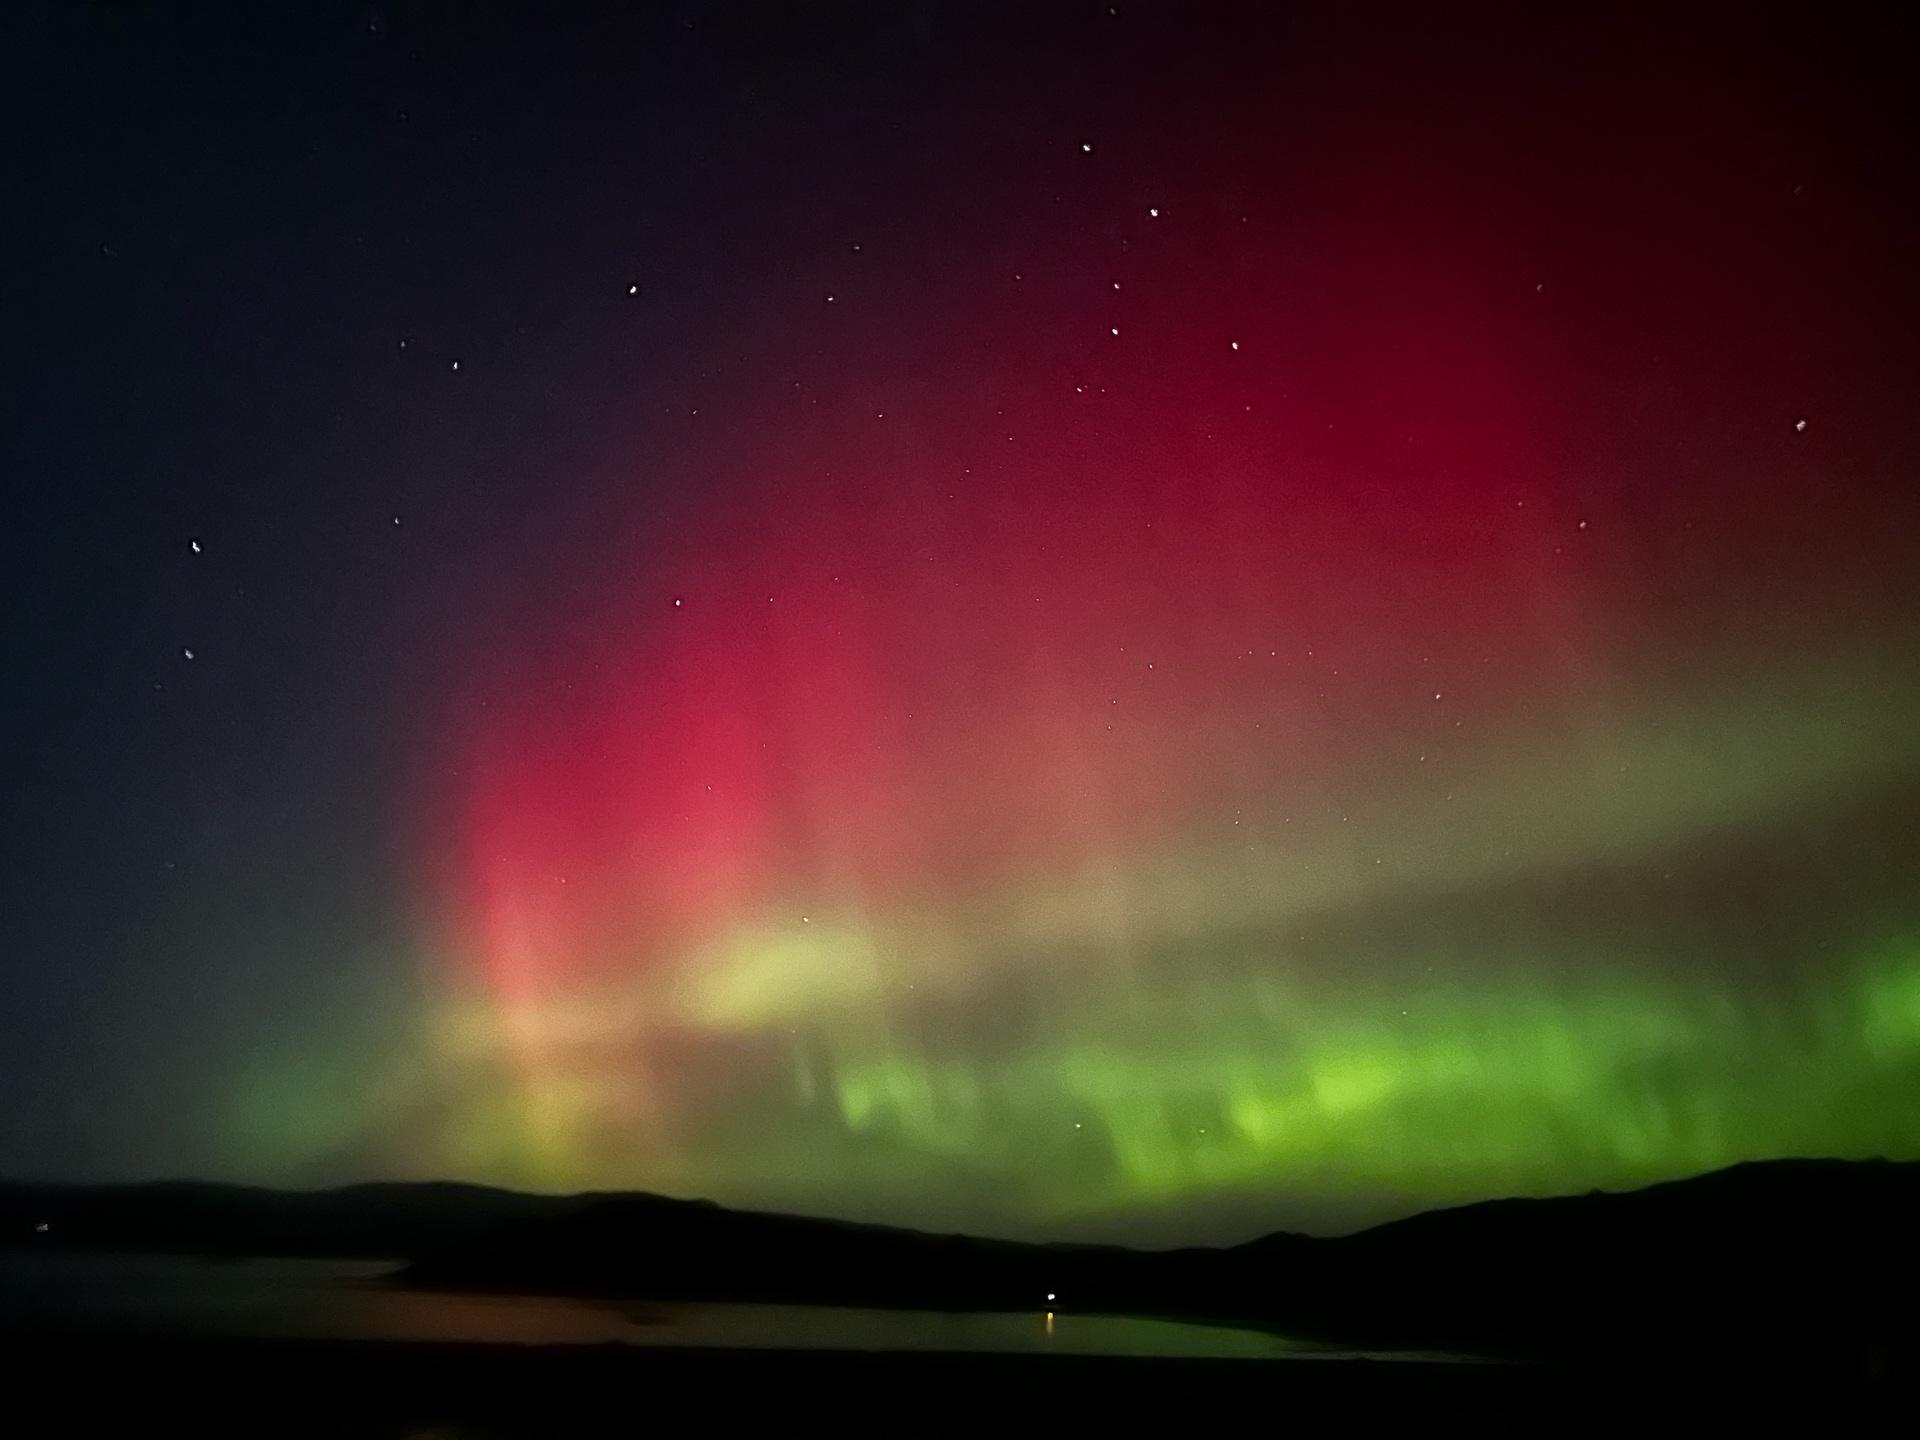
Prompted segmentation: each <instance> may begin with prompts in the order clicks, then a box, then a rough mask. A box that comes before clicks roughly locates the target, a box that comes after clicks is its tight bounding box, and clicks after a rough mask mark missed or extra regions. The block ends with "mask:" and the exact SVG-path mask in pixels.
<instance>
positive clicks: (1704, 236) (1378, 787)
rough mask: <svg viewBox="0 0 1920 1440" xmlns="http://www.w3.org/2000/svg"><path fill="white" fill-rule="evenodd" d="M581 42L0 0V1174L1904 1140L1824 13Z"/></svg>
mask: <svg viewBox="0 0 1920 1440" xmlns="http://www.w3.org/2000/svg"><path fill="white" fill-rule="evenodd" d="M610 8H611V7H595V8H594V9H593V10H581V11H569V10H567V9H566V8H565V7H549V6H497V7H467V6H456V5H449V4H427V3H422V4H419V5H391V6H390V5H374V6H371V7H370V6H367V5H364V4H362V5H337V6H328V5H312V6H292V7H279V6H269V7H257V6H248V7H241V6H233V7H208V6H194V7H184V6H163V5H154V6H108V5H92V6H67V5H44V6H42V5H28V6H21V7H18V8H16V9H13V10H10V11H9V13H8V15H7V16H6V18H5V20H4V21H0V24H3V25H4V27H5V31H6V34H5V43H4V45H0V49H4V50H5V52H6V53H7V54H8V55H9V56H10V57H11V61H10V63H11V65H12V66H13V67H15V70H16V73H15V74H14V75H13V76H12V77H11V79H10V83H9V85H8V87H7V88H8V93H9V94H10V96H11V97H12V98H13V99H14V101H15V105H16V108H17V110H18V113H19V115H20V116H21V117H25V118H21V119H18V120H17V122H16V124H15V125H13V126H10V127H8V130H9V133H8V137H7V138H6V139H5V141H4V142H0V143H3V144H4V145H5V148H6V164H5V166H4V174H5V177H6V178H5V180H4V182H0V183H4V185H5V187H6V191H7V196H6V204H5V207H4V209H5V214H6V217H7V218H6V221H5V224H4V226H0V237H3V238H0V244H4V246H5V258H6V261H7V264H6V275H7V278H6V282H5V286H4V293H5V295H6V301H5V305H6V314H7V317H8V323H7V326H6V331H7V348H8V350H9V352H10V358H11V361H12V363H11V364H10V365H9V366H8V370H9V372H10V375H11V379H10V381H9V383H8V385H7V386H6V387H5V392H4V394H3V395H0V407H4V414H5V416H6V423H5V425H4V430H3V433H4V435H5V439H6V453H7V466H6V470H7V476H8V479H7V484H6V500H7V512H8V525H7V530H8V538H9V542H10V543H9V547H8V549H9V554H8V561H9V563H8V564H7V566H6V567H5V569H4V572H0V587H4V596H5V604H6V610H7V614H8V616H9V617H10V618H9V623H8V625H7V626H6V629H5V646H6V651H5V653H6V661H7V664H6V674H7V677H8V683H7V685H6V686H5V688H4V690H0V725H3V726H4V736H3V737H0V738H3V739H4V750H3V751H0V753H4V755H5V763H6V766H7V774H8V778H9V785H8V790H9V794H10V804H9V814H10V818H11V823H10V824H8V825H7V826H5V827H0V915H4V917H5V922H6V923H5V929H4V932H0V934H3V935H4V941H5V945H6V959H5V963H4V964H0V1173H4V1174H7V1175H13V1176H23V1177H35V1178H63V1179H70V1178H80V1179H123V1178H144V1177H154V1176H174V1175H195V1176H209V1177H216V1178H227V1179H236V1180H246V1181H256V1182H264V1183H275V1184H287V1185H322V1184H334V1183H343V1182H348V1181H354V1180H361V1179H369V1178H425V1177H438V1176H453V1177H458V1178H463V1179H471V1180H477V1181H486V1182H492V1183H499V1184H509V1185H516V1186H522V1187H527V1188H535V1189H544V1190H560V1189H576V1188H588V1187H599V1188H608V1187H638V1188H650V1189H657V1190H661V1191H665V1192H668V1193H672V1194H681V1195H694V1194H698V1195H708V1196H712V1197H713V1198H716V1199H719V1200H722V1201H725V1202H728V1203H733V1204H740V1205H759V1206H773V1207H779V1208H785V1209H793V1210H798V1211H802V1212H806V1213H815V1214H829V1215H840V1216H849V1217H855V1218H861V1219H877V1220H886V1221H892V1222H898V1223H904V1224H913V1225H921V1226H930V1227H963V1228H969V1229H975V1230H982V1231H988V1232H992V1233H998V1234H1008V1235H1019V1236H1030V1237H1087V1238H1107V1239H1120V1240H1129V1241H1134V1242H1140V1243H1172V1242H1179V1241H1195V1240H1200V1241H1224V1240H1238V1239H1242V1238H1245V1237H1247V1236H1250V1235H1253V1234H1256V1233H1260V1232H1261V1231H1264V1230H1269V1229H1273V1228H1279V1227H1282V1226H1291V1227H1298V1228H1308V1229H1315V1230H1325V1231H1334V1230H1341V1229H1348V1228H1352V1227H1354V1226H1357V1225H1360V1224H1363V1223H1367V1222H1370V1221H1372V1220H1376V1219H1380V1218H1385V1217H1387V1216H1391V1215H1397V1214H1403V1213H1407V1212H1409V1211H1412V1210H1416V1209H1420V1208H1424V1207H1427V1206H1431V1205H1434V1204H1440V1203H1447V1202H1452V1201H1458V1200H1466V1199H1473V1198H1480V1197H1484V1196H1491V1195H1500V1194H1517V1193H1524V1194H1550V1193H1561V1192H1567V1191H1573V1190H1583V1189H1588V1188H1592V1187H1595V1186H1625V1185H1633V1184H1641V1183H1646V1182H1649V1181H1652V1180H1657V1179H1662V1178H1668V1177H1673V1176H1678V1175H1684V1174H1690V1173H1695V1172H1698V1171H1701V1170H1705V1169H1710V1168H1714V1167H1717V1166H1721V1165H1725V1164H1729V1163H1733V1162H1735V1161H1738V1160H1742V1159H1751V1158H1762V1157H1769V1156H1778V1155H1839V1156H1870V1155H1888V1156H1895V1157H1899V1158H1920V868H1917V867H1916V835H1917V834H1920V725H1916V724H1915V721H1914V717H1915V715H1916V713H1920V644H1917V643H1916V641H1917V640H1920V571H1917V569H1916V559H1920V545H1917V544H1916V538H1915V536H1916V521H1920V500H1916V494H1915V491H1916V479H1917V478H1920V416H1917V415H1916V410H1915V404H1914V397H1915V395H1916V394H1920V281H1917V280H1916V277H1915V273H1914V265H1913V256H1914V255H1915V254H1916V253H1920V250H1917V249H1916V243H1915V242H1916V239H1917V238H1920V237H1917V235H1916V223H1915V222H1916V218H1917V217H1916V201H1915V199H1914V197H1913V192H1912V185H1911V177H1912V175H1913V174H1914V173H1915V172H1916V164H1917V162H1920V153H1916V151H1917V149H1920V147H1917V146H1916V143H1915V142H1916V138H1917V137H1920V130H1917V129H1916V127H1915V123H1914V119H1915V117H1914V114H1913V108H1912V98H1911V97H1912V95H1913V94H1914V93H1916V81H1917V80H1920V76H1916V75H1914V73H1913V69H1914V61H1913V59H1912V57H1913V55H1914V54H1916V53H1920V51H1916V49H1915V48H1914V46H1913V45H1912V39H1913V37H1912V36H1910V35H1908V34H1906V33H1904V32H1903V31H1900V30H1898V29H1896V28H1893V27H1892V26H1891V25H1890V24H1889V23H1888V22H1886V21H1883V20H1875V19H1871V18H1868V16H1867V13H1866V12H1865V11H1861V12H1857V13H1853V14H1849V13H1847V12H1846V11H1845V10H1839V11H1836V10H1835V9H1834V8H1833V7H1829V6H1820V7H1812V6H1809V7H1804V8H1801V7H1757V8H1756V7H1742V8H1741V9H1740V10H1738V11H1732V10H1729V11H1727V12H1725V14H1724V15H1715V14H1713V13H1711V12H1709V11H1707V10H1705V9H1689V10H1688V14H1687V16H1686V17H1684V18H1675V17H1673V16H1671V15H1668V14H1666V13H1664V12H1665V11H1666V10H1667V9H1668V8H1670V7H1647V8H1645V9H1636V8H1634V7H1624V8H1623V7H1616V6H1608V7H1599V8H1597V9H1594V10H1591V11H1588V12H1586V13H1583V14H1576V15H1568V16H1558V15H1554V16H1549V15H1546V14H1543V13H1533V12H1532V11H1522V10H1519V9H1505V10H1499V11H1490V10H1471V11H1470V10H1462V9H1450V10H1449V13H1447V14H1446V15H1445V16H1440V15H1438V14H1436V13H1434V11H1435V9H1436V7H1413V8H1410V9H1408V10H1406V11H1394V10H1391V9H1385V10H1369V11H1368V13H1367V14H1365V15H1364V16H1359V15H1354V14H1351V13H1348V12H1349V8H1350V7H1344V6H1325V5H1302V6H1291V5H1278V4H1276V5H1260V6H1238V7H1236V6H1223V5H1213V4H1164V5H1162V4H1152V3H1125V4H1120V5H1117V6H1110V5H1107V4H1098V3H1096V4H1081V3H1071V4H1069V3H1057V4H1056V3H1045V4H1033V5H992V4H940V3H903V4H891V3H874V4H868V5H851V4H822V5H817V6H786V5H777V4H765V5H750V4H719V3H714V4H704V5H702V4H686V3H682V4H678V5H662V6H652V7H634V12H633V13H629V14H624V15H620V16H618V17H614V16H611V15H609V14H601V13H597V11H599V10H603V9H610ZM1536 8H1538V7H1536ZM1549 8H1551V7H1549Z"/></svg>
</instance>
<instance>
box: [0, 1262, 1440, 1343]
mask: <svg viewBox="0 0 1920 1440" xmlns="http://www.w3.org/2000/svg"><path fill="white" fill-rule="evenodd" d="M393 1269H394V1267H393V1266H391V1265H388V1264H384V1263H381V1262H378V1261H371V1262H343V1261H335V1260H319V1261H313V1260H249V1261H242V1262H238V1263H207V1262H203V1261H198V1260H183V1259H178V1258H175V1257H170V1256H91V1255H89V1256H79V1255H57V1254H38V1255H34V1254H15V1255H0V1321H4V1322H5V1323H7V1324H11V1325H25V1326H28V1327H34V1328H37V1327H39V1326H43V1325H60V1326H74V1325H77V1326H84V1327H85V1328H87V1329H98V1330H103V1331H128V1330H131V1331H145V1330H159V1331H164V1332H166V1333H170V1334H182V1333H186V1334H198V1335H241V1336H266V1337H282V1338H290V1339H350V1340H394V1341H405V1340H432V1341H466V1342H492V1343H501V1342H506V1343H518V1344H528V1345H551V1344H572V1345H597V1344H604V1343H608V1342H614V1343H619V1344H626V1345H649V1346H693V1347H718V1348H748V1349H795V1350H804V1349H822V1350H876V1351H884V1350H959V1351H974V1352H981V1353H1026V1354H1049V1353H1054V1354H1072V1355H1137V1356H1159V1357H1185V1358H1207V1359H1246V1360H1277V1359H1300V1358H1317V1359H1333V1358H1340V1357H1349V1356H1354V1355H1357V1354H1360V1353H1363V1352H1358V1351H1353V1350H1349V1349H1342V1348H1340V1347H1337V1346H1330V1345H1321V1344H1316V1343H1314V1342H1311V1341H1304V1340H1292V1339H1288V1338H1287V1337H1285V1336H1281V1335H1272V1334H1267V1333H1265V1332H1263V1331H1257V1330H1236V1329H1230V1328H1226V1327H1221V1326H1213V1325H1192V1324H1183V1323H1180V1322H1177V1321H1171V1320H1147V1319H1136V1318H1133V1317H1130V1316H1118V1315H1076V1314H1073V1313H1071V1312H1070V1311H1066V1310H1056V1311H1054V1312H1053V1313H1052V1315H1051V1316H1049V1315H1047V1314H1045V1313H1040V1312H1027V1313H1019V1314H1013V1313H1005V1312H989V1313H972V1314H969V1313H952V1312H947V1311H932V1310H865V1309H854V1308H850V1307H845V1306H801V1305H736V1304H702V1303H698V1302H681V1301H674V1302H661V1303H655V1302H636V1301H618V1300H586V1299H567V1298H556V1297H548V1296H539V1295H463V1294H449V1293H442V1292H438V1291H431V1290H414V1289H408V1288H406V1287H402V1286H396V1285H393V1284H390V1283H388V1282H386V1281H385V1280H383V1278H382V1277H383V1276H385V1275H387V1274H390V1273H391V1272H392V1270H393ZM1380 1358H1384V1356H1382V1357H1380ZM1394 1358H1399V1359H1424V1360H1453V1359H1456V1358H1459V1357H1455V1356H1449V1355H1439V1354H1425V1353H1422V1354H1408V1353H1404V1352H1396V1354H1395V1357H1394Z"/></svg>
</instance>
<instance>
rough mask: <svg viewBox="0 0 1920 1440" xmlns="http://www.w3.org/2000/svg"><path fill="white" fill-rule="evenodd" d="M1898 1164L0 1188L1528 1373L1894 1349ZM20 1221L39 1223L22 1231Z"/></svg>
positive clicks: (470, 1275) (1906, 1186) (27, 1210)
mask: <svg viewBox="0 0 1920 1440" xmlns="http://www.w3.org/2000/svg"><path fill="white" fill-rule="evenodd" d="M1916 1217H1920V1164H1891V1163H1887V1162H1878V1161H1876V1162H1842V1161H1774V1162H1766V1163H1760V1164H1749V1165H1740V1166H1736V1167H1734V1168H1732V1169H1729V1170H1724V1171H1720V1172H1716V1173H1714V1174H1710V1175H1704V1176H1700V1177H1697V1178H1695V1179H1691V1180H1682V1181H1676V1182H1672V1183H1669V1184H1663V1185H1656V1186H1653V1187H1650V1188H1648V1189H1645V1190H1639V1191H1633V1192H1627V1193H1619V1194H1612V1193H1601V1192H1595V1193H1593V1194H1589V1195H1580V1196H1567V1197H1561V1198H1553V1199H1516V1200H1496V1201H1489V1202H1486V1203H1483V1204H1476V1205H1467V1206H1462V1207H1459V1208H1455V1209H1448V1210H1438V1211H1432V1212H1428V1213H1426V1214H1422V1215H1416V1216H1413V1217H1411V1218H1409V1219H1406V1220H1401V1221H1396V1222H1393V1223H1391V1224H1387V1225H1382V1226H1379V1227H1377V1228H1375V1229H1372V1230H1367V1231H1363V1232H1361V1233H1359V1234H1357V1235H1352V1236H1345V1237H1339V1238H1315V1237H1310V1236H1304V1235H1292V1234H1277V1235H1272V1236H1268V1237H1266V1238H1264V1239H1261V1240H1256V1241H1253V1242H1251V1243H1249V1244H1246V1245H1242V1246H1238V1247H1234V1248H1230V1249H1193V1250H1174V1251H1134V1250H1126V1249H1122V1248H1118V1247H1112V1246H1089V1245H1030V1244H1020V1243H1016V1242H1011V1241H998V1240H985V1239H978V1238H973V1237H967V1236H959V1235H929V1234H923V1233H920V1232H917V1231H909V1230H899V1229H890V1228H887V1227H884V1226H872V1225H854V1224H847V1223H842V1222H838V1221H831V1220H820V1219H807V1218H802V1217H797V1216H791V1215H774V1214H761V1213H754V1212H741V1211H732V1210H727V1209H724V1208H722V1207H720V1206H718V1205H714V1204H712V1203H710V1202H707V1201H697V1200H674V1199H667V1198H664V1197H661V1196H657V1195H648V1194H639V1193H610V1194H581V1195H572V1196H538V1195H524V1194H518V1193H515V1192H511V1191H502V1190H492V1189H487V1188H484V1187H480V1186H469V1185H455V1184H419V1185H409V1184H394V1185H361V1186H352V1187H348V1188H346V1189H341V1190H331V1191H319V1192H305V1193H287V1192H279V1191H272V1190H259V1189H249V1188H245V1187H237V1186H226V1185H210V1184H193V1183H173V1184H157V1185H137V1186H115V1187H89V1186H42V1185H5V1186H0V1236H3V1237H4V1243H6V1244H10V1245H13V1246H29V1245H33V1246H52V1247H58V1248H62V1249H119V1250H149V1251H168V1252H176V1253H191V1254H204V1255H209V1256H217V1255H253V1254H281V1255H312V1256H379V1257H392V1258H398V1259H405V1260H407V1261H410V1262H411V1263H410V1264H409V1265H408V1267H407V1268H406V1270H405V1271H404V1272H403V1275H402V1277H401V1278H402V1279H403V1280H404V1281H405V1282H406V1283H411V1284H418V1285H429V1286H439V1287H452V1288H471V1289H479V1290H494V1291H533V1292H545V1293H565V1294H575V1295H607V1296H627V1297H644V1298H652V1299H675V1298H689V1299H694V1298H697V1299H709V1300H755V1301H785V1302H799V1303H819V1304H864V1305H885V1306H913V1307H925V1308H942V1309H1013V1310H1038V1309H1042V1308H1047V1307H1048V1305H1049V1301H1048V1299H1047V1297H1048V1296H1049V1295H1053V1296H1057V1297H1058V1298H1057V1299H1055V1300H1054V1301H1052V1302H1051V1304H1052V1306H1053V1307H1054V1308H1057V1309H1061V1310H1080V1311H1090V1310H1108V1311H1125V1312H1133V1313H1155V1314H1163V1315H1182V1316H1192V1317H1201V1318H1211V1319H1219V1320H1233V1321H1236V1322H1240V1323H1259V1324H1266V1325H1271V1326H1274V1327H1276V1328H1283V1329H1286V1330H1289V1331H1293V1332H1297V1333H1302V1334H1308V1335H1321V1336H1327V1337H1333V1338H1344V1339H1351V1340H1354V1341H1363V1342H1366V1343H1371V1344H1415V1345H1436V1346H1453V1347H1460V1346H1469V1347H1471V1346H1481V1347H1486V1348H1489V1349H1493V1350H1498V1351H1503V1352H1514V1353H1524V1354H1530V1355H1537V1356H1543V1357H1566V1356H1574V1355H1581V1356H1591V1355H1593V1354H1596V1353H1604V1352H1606V1351H1608V1350H1612V1349H1628V1348H1630V1349H1636V1350H1641V1351H1644V1350H1645V1349H1646V1347H1649V1346H1652V1347H1656V1348H1666V1349H1669V1350H1673V1351H1675V1352H1679V1351H1682V1350H1684V1351H1685V1352H1687V1353H1688V1354H1690V1355H1694V1356H1703V1355H1708V1354H1712V1353H1718V1352H1730V1351H1741V1350H1745V1351H1751V1350H1752V1349H1753V1347H1755V1346H1758V1345H1774V1346H1779V1345H1786V1346H1790V1347H1791V1349H1792V1351H1793V1354H1794V1355H1795V1357H1796V1361H1797V1363H1812V1362H1818V1361H1820V1360H1822V1359H1830V1360H1833V1361H1836V1362H1844V1363H1848V1364H1853V1363H1856V1362H1857V1361H1858V1360H1859V1359H1860V1357H1862V1356H1866V1357H1868V1358H1869V1359H1871V1358H1872V1357H1874V1356H1884V1357H1888V1358H1891V1357H1894V1356H1900V1355H1911V1354H1912V1353H1913V1346H1914V1329H1915V1327H1914V1321H1913V1309H1912V1303H1911V1301H1910V1300H1909V1296H1910V1295H1912V1294H1913V1293H1914V1282H1915V1281H1916V1279H1920V1248H1917V1247H1916V1241H1915V1234H1914V1221H1915V1218H1916ZM42 1224H44V1225H46V1227H47V1228H46V1230H45V1231H41V1230H39V1229H38V1228H36V1227H37V1226H39V1225H42Z"/></svg>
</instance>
